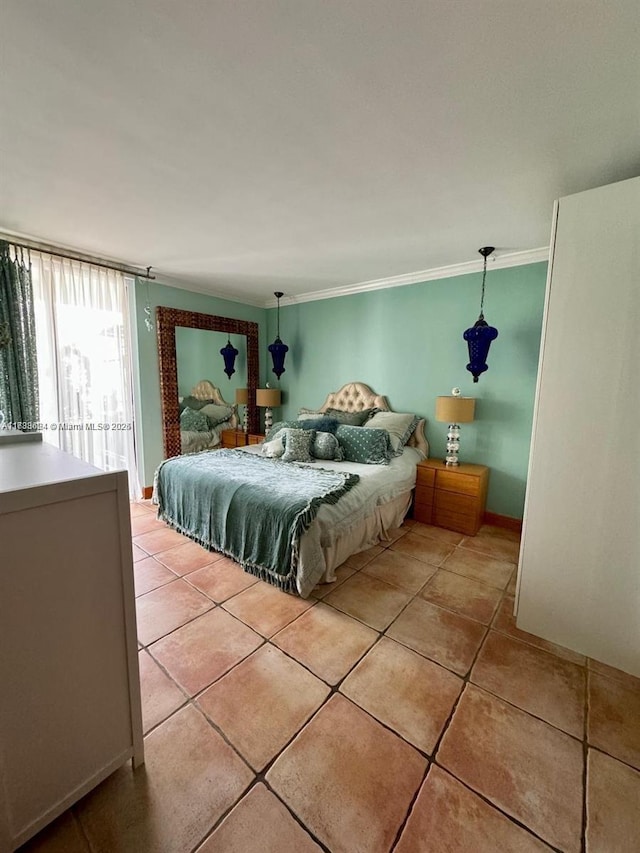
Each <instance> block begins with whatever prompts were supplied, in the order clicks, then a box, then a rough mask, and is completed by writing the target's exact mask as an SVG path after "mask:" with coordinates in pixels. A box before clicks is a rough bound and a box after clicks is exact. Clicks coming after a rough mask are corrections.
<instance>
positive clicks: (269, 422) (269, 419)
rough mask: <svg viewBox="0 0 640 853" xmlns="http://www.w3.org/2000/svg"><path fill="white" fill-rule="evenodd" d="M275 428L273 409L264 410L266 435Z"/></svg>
mask: <svg viewBox="0 0 640 853" xmlns="http://www.w3.org/2000/svg"><path fill="white" fill-rule="evenodd" d="M272 426H273V412H272V411H271V409H268V408H267V409H265V410H264V431H265V433H267V432H269V430H270V429H271V427H272Z"/></svg>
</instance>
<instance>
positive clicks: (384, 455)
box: [336, 424, 393, 465]
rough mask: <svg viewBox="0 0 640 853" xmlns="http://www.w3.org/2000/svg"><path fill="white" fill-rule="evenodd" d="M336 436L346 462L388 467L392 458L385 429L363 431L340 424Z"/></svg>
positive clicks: (391, 448)
mask: <svg viewBox="0 0 640 853" xmlns="http://www.w3.org/2000/svg"><path fill="white" fill-rule="evenodd" d="M336 436H337V438H338V441H339V442H340V446H341V447H342V450H343V451H344V458H345V460H346V461H347V462H361V463H362V464H364V465H388V464H389V460H390V459H391V457H392V456H393V447H392V446H391V438H390V436H389V433H388V432H387V431H386V429H363V427H356V426H349V425H348V424H340V426H339V427H338V431H337V432H336Z"/></svg>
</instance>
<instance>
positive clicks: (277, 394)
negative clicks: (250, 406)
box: [256, 388, 282, 409]
mask: <svg viewBox="0 0 640 853" xmlns="http://www.w3.org/2000/svg"><path fill="white" fill-rule="evenodd" d="M281 399H282V394H281V391H280V389H279V388H258V389H257V390H256V404H257V405H258V406H265V407H266V408H269V409H271V408H276V407H277V406H279V405H280V402H281Z"/></svg>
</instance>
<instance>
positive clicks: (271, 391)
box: [256, 382, 282, 432]
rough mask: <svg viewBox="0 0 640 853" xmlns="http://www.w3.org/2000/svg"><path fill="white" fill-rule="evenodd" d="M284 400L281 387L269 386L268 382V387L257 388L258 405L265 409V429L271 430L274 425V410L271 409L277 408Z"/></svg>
mask: <svg viewBox="0 0 640 853" xmlns="http://www.w3.org/2000/svg"><path fill="white" fill-rule="evenodd" d="M281 402H282V393H281V391H280V389H279V388H269V383H268V382H267V387H266V388H258V389H257V390H256V405H258V406H260V407H261V408H264V409H265V413H264V431H265V432H269V430H270V429H271V427H272V425H273V412H272V411H271V409H275V408H277V407H278V406H279V405H280V404H281Z"/></svg>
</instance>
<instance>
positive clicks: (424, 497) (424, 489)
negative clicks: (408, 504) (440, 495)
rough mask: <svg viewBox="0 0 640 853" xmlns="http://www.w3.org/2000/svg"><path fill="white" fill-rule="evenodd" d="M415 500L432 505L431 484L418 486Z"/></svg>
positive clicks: (418, 502)
mask: <svg viewBox="0 0 640 853" xmlns="http://www.w3.org/2000/svg"><path fill="white" fill-rule="evenodd" d="M415 502H416V503H417V504H425V505H426V506H431V505H432V504H433V489H432V488H430V487H429V486H419V485H418V486H416V496H415Z"/></svg>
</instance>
